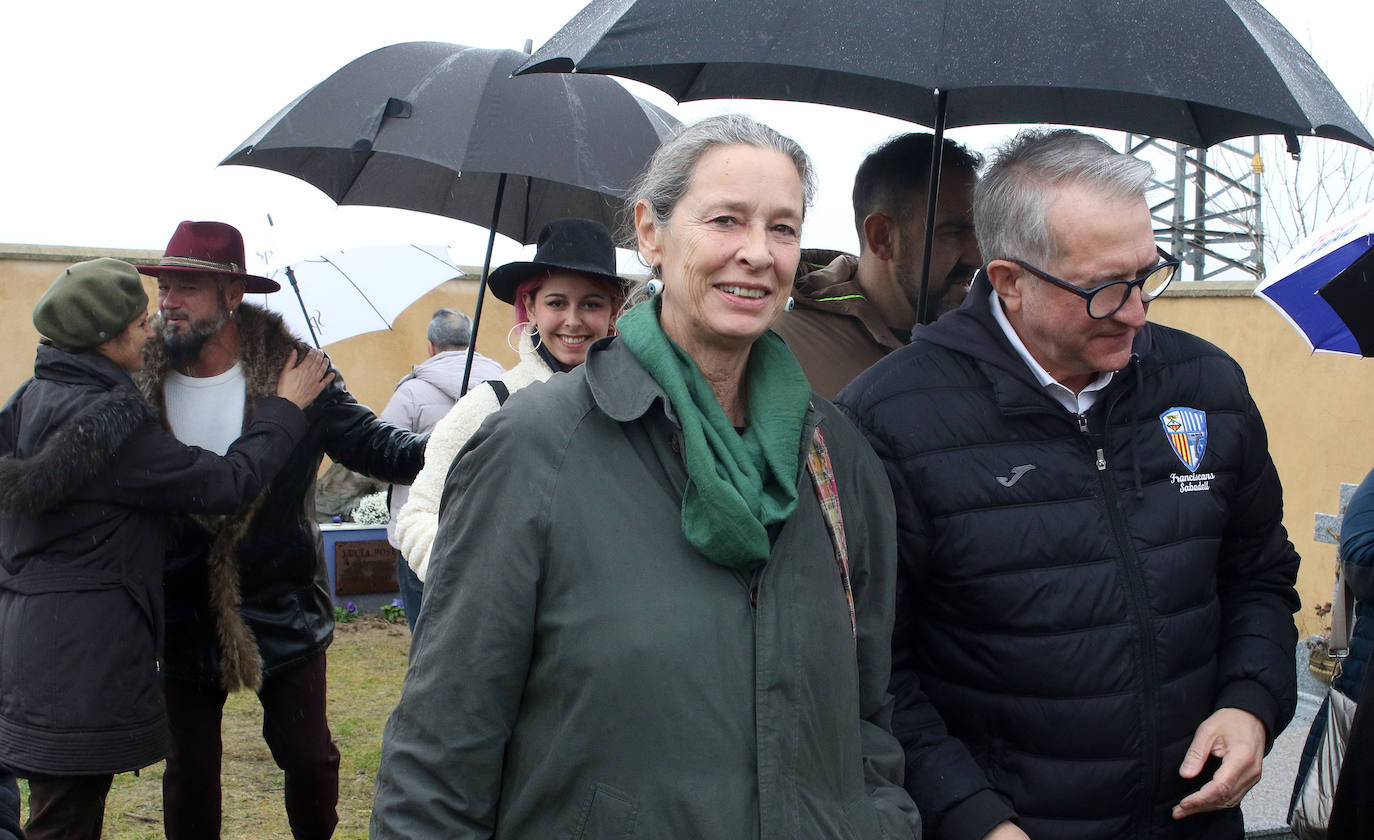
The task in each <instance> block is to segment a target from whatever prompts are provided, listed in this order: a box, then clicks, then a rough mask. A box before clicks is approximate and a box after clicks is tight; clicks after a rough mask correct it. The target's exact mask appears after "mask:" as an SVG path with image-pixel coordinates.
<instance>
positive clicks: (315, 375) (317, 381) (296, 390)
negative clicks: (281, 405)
mask: <svg viewBox="0 0 1374 840" xmlns="http://www.w3.org/2000/svg"><path fill="white" fill-rule="evenodd" d="M296 355H297V354H296V351H295V350H292V351H291V355H289V356H287V357H286V365H285V366H284V367H283V368H282V369H281V376H278V377H277V396H279V397H282V398H283V399H288V400H290V401H291V402H293V403H295V404H296V407H297V408H300V409H304V408H305V407H306V406H308V405H310V403H311V402H312V401H313V400H314V399H315V397H318V396H319V395H320V392H321V391H323V390H324V386H326V385H328V384H329V383H330V382H333V381H334V371H332V370H330V369H329V358H328V357H327V356H325V355H324V353H321V352H320V351H319V350H311V351H309V352H307V353H306V354H305V357H304V358H302V359H301V360H300V363H299V364H297V362H296Z"/></svg>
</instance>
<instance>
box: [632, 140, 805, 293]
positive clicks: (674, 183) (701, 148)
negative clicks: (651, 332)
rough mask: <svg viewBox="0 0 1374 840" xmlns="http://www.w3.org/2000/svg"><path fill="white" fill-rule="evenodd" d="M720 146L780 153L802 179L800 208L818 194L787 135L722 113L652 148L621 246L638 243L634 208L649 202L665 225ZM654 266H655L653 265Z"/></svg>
mask: <svg viewBox="0 0 1374 840" xmlns="http://www.w3.org/2000/svg"><path fill="white" fill-rule="evenodd" d="M716 146H754V147H756V148H760V149H772V150H773V151H776V152H781V153H782V154H784V155H786V156H787V157H788V159H789V160H791V161H792V165H793V166H795V167H796V168H797V177H798V178H800V179H801V188H802V210H803V212H805V210H806V208H807V207H810V206H811V202H812V201H813V200H814V199H815V197H816V172H815V169H814V168H813V167H812V165H811V158H809V157H807V155H806V152H804V151H802V147H801V146H800V145H798V144H797V142H796V141H795V140H793V139H791V138H789V137H785V136H783V135H782V134H779V133H778V132H776V131H774V130H773V129H771V128H769V127H768V126H766V125H764V124H763V123H761V122H758V121H757V120H753V119H750V118H749V117H746V116H744V115H743V114H721V115H720V116H716V117H707V118H706V119H704V120H701V121H700V122H695V123H692V124H690V125H686V126H683V127H682V128H681V129H680V130H679V131H678V133H677V134H676V135H674V136H673V137H672V138H671V139H669V140H667V141H666V142H664V144H663V145H661V146H659V147H658V151H656V152H654V155H653V157H651V158H650V159H649V163H648V164H647V165H646V166H645V167H644V171H643V172H641V173H640V175H639V177H638V178H636V179H635V181H634V183H633V184H631V185H630V189H629V192H628V193H627V194H626V196H625V207H624V210H623V222H622V224H621V243H620V244H621V245H622V246H623V247H625V248H629V249H631V250H636V249H637V246H638V236H637V234H636V232H635V207H636V206H637V205H638V204H639V203H640V202H641V201H643V202H646V203H647V204H648V206H649V208H650V209H651V211H652V213H653V219H654V225H655V226H657V227H664V226H665V225H667V224H668V220H669V219H670V218H671V217H672V215H673V210H674V208H676V207H677V203H678V202H679V201H680V200H682V197H683V196H684V195H686V194H687V190H688V189H689V188H690V187H691V186H692V177H693V175H694V174H695V172H696V166H697V162H698V161H700V160H701V158H702V156H703V155H705V154H706V153H707V152H708V151H710V150H711V149H713V148H715V147H716ZM650 268H651V269H652V268H653V267H652V266H650ZM648 282H649V278H648V277H639V278H634V279H633V280H631V281H630V288H629V291H628V293H627V294H626V296H625V308H626V309H628V308H629V307H630V306H632V305H634V304H635V303H638V302H640V301H641V300H644V299H645V297H647V295H646V292H645V286H646V285H647V284H648Z"/></svg>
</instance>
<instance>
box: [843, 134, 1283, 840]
mask: <svg viewBox="0 0 1374 840" xmlns="http://www.w3.org/2000/svg"><path fill="white" fill-rule="evenodd" d="M1150 175H1151V169H1150V166H1149V164H1147V163H1144V162H1143V161H1139V160H1136V159H1135V158H1132V157H1130V156H1129V155H1123V154H1120V153H1118V152H1116V151H1114V150H1113V149H1111V147H1109V146H1108V145H1107V144H1106V143H1104V142H1103V141H1102V140H1100V139H1098V138H1096V137H1092V136H1090V135H1087V134H1083V133H1081V132H1077V131H1070V130H1061V131H1037V132H1023V133H1022V134H1020V135H1018V136H1017V137H1016V138H1014V139H1013V140H1012V141H1010V142H1009V143H1008V144H1007V146H1006V147H1004V148H1003V149H1002V150H1001V152H1000V154H999V155H998V157H997V159H996V161H995V162H994V164H993V165H992V167H991V168H990V169H989V171H988V172H987V173H986V174H985V175H984V176H983V179H982V180H981V181H980V182H979V184H978V186H977V189H976V191H975V195H974V209H973V213H974V223H975V226H976V228H977V231H978V242H979V247H980V249H981V252H982V255H983V258H984V259H985V260H986V262H985V265H984V268H983V270H982V271H981V272H980V273H979V276H978V277H977V278H976V279H975V280H974V283H973V286H972V288H971V290H970V292H969V295H968V298H967V300H966V301H965V303H964V305H963V306H962V307H960V308H959V309H958V310H956V311H955V312H953V313H951V314H950V315H948V316H946V317H944V318H942V319H940V320H939V321H938V322H937V323H935V324H933V325H931V326H929V327H926V328H924V329H922V330H921V331H919V332H918V333H917V334H916V336H915V338H914V339H913V342H912V344H911V345H909V346H908V347H905V348H902V349H901V350H898V351H896V352H895V353H893V354H891V355H889V356H887V357H886V358H884V359H883V360H882V361H880V362H879V363H878V364H877V365H875V366H874V367H873V368H871V369H869V370H868V371H867V372H865V373H864V374H863V375H861V376H860V377H859V378H858V379H857V380H855V382H854V383H853V384H852V385H851V386H850V387H849V388H847V389H845V390H844V391H843V392H842V393H841V394H840V397H839V403H840V405H841V407H842V408H844V409H845V410H846V412H848V414H849V415H850V416H851V417H852V418H853V419H854V420H855V421H856V422H857V423H858V424H859V426H860V427H861V428H862V429H863V431H864V433H865V434H866V436H867V437H868V439H869V441H870V443H872V444H873V447H874V449H875V450H876V451H877V453H878V455H879V457H880V458H882V459H883V461H884V462H885V464H886V467H887V472H888V476H889V478H890V479H891V482H892V489H893V493H894V496H895V499H896V504H897V525H898V539H899V553H900V566H899V577H898V588H897V610H896V626H895V628H894V634H893V675H892V693H893V695H894V712H893V730H894V732H895V733H896V734H897V737H898V738H899V739H900V740H901V741H902V744H903V746H904V748H905V750H906V771H907V775H906V785H907V789H908V790H909V791H910V792H911V794H912V796H913V797H914V798H915V800H916V803H917V805H918V806H919V807H920V809H921V815H922V818H923V820H924V824H925V826H926V830H925V836H926V837H928V838H941V840H945V838H948V839H949V840H978V838H985V837H986V838H995V839H996V840H1006V838H1013V840H1016V839H1018V838H1026V837H1030V838H1035V840H1041V839H1042V838H1056V840H1057V839H1058V838H1068V839H1069V840H1087V838H1102V840H1107V838H1113V840H1114V839H1115V838H1126V837H1132V838H1134V837H1147V836H1148V837H1158V838H1199V839H1200V838H1207V840H1216V838H1221V839H1222V840H1226V839H1227V838H1234V840H1239V838H1241V837H1242V836H1243V833H1244V825H1243V820H1242V817H1241V814H1240V809H1239V808H1238V805H1239V803H1240V800H1241V797H1242V796H1244V794H1245V792H1246V791H1247V790H1249V789H1250V788H1251V787H1252V786H1253V785H1254V784H1255V782H1256V781H1258V779H1259V776H1260V771H1261V768H1262V760H1263V756H1264V754H1265V753H1266V752H1267V751H1268V748H1269V747H1270V746H1271V745H1272V742H1273V739H1274V737H1275V736H1276V735H1277V734H1278V733H1279V732H1280V731H1282V730H1283V728H1284V726H1285V725H1286V724H1287V723H1288V721H1289V719H1290V718H1291V717H1292V715H1293V711H1294V707H1295V704H1296V677H1295V669H1294V667H1293V650H1294V646H1295V644H1296V642H1297V631H1296V629H1295V627H1294V625H1293V616H1292V614H1293V612H1294V610H1296V609H1297V608H1298V606H1299V602H1298V598H1297V594H1296V592H1295V591H1294V589H1293V583H1294V580H1295V579H1296V575H1297V568H1298V556H1297V553H1296V552H1295V551H1294V549H1293V546H1292V544H1291V543H1290V542H1289V541H1288V539H1287V534H1286V532H1285V531H1284V528H1283V525H1282V523H1281V517H1282V490H1281V489H1280V486H1279V479H1278V475H1277V473H1276V472H1275V470H1274V465H1273V462H1272V460H1271V459H1270V457H1269V453H1268V443H1267V438H1266V435H1265V430H1264V424H1263V422H1262V420H1261V419H1260V416H1259V412H1258V410H1257V409H1256V407H1255V404H1254V401H1253V400H1252V399H1251V398H1250V394H1249V391H1248V389H1247V387H1246V383H1245V378H1244V376H1243V374H1242V373H1241V370H1240V368H1239V367H1238V366H1237V365H1236V363H1235V362H1234V361H1233V360H1232V359H1231V358H1230V357H1228V356H1227V355H1226V354H1225V353H1223V352H1222V351H1221V350H1219V349H1217V348H1216V347H1214V346H1212V345H1210V344H1208V343H1207V342H1205V341H1203V340H1201V339H1199V338H1197V337H1195V336H1192V335H1189V334H1187V333H1184V332H1181V331H1178V330H1174V329H1170V328H1167V327H1163V326H1160V325H1158V324H1151V323H1149V322H1148V321H1147V320H1146V313H1147V310H1148V308H1149V304H1150V301H1151V300H1153V299H1154V298H1156V297H1158V296H1159V295H1160V294H1162V293H1163V292H1164V290H1165V289H1166V288H1167V287H1168V285H1169V282H1170V280H1172V279H1173V276H1174V274H1175V272H1176V271H1177V268H1178V262H1177V261H1176V260H1174V259H1172V258H1171V257H1169V256H1167V255H1165V254H1162V253H1161V252H1159V251H1157V249H1156V247H1155V240H1154V231H1153V230H1152V227H1151V220H1150V213H1149V209H1148V207H1147V205H1146V202H1145V188H1146V186H1147V184H1148V182H1149V179H1150Z"/></svg>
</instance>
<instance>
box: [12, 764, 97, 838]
mask: <svg viewBox="0 0 1374 840" xmlns="http://www.w3.org/2000/svg"><path fill="white" fill-rule="evenodd" d="M113 781H114V776H113V775H109V774H106V775H104V776H30V777H29V821H28V822H27V823H25V824H24V832H25V833H26V834H27V835H28V838H29V840H99V837H100V832H101V829H102V828H103V827H104V824H105V797H106V795H108V794H109V792H110V783H111V782H113Z"/></svg>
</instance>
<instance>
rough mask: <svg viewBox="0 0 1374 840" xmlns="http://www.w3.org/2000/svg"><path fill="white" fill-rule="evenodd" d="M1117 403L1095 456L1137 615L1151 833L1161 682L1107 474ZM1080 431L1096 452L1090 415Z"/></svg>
mask: <svg viewBox="0 0 1374 840" xmlns="http://www.w3.org/2000/svg"><path fill="white" fill-rule="evenodd" d="M1115 406H1116V400H1112V402H1111V403H1110V404H1109V405H1107V406H1106V407H1105V408H1106V410H1105V411H1104V412H1103V413H1102V447H1101V448H1100V449H1097V450H1096V452H1095V453H1094V454H1095V456H1096V458H1095V465H1096V467H1097V477H1098V482H1099V484H1101V486H1102V497H1103V501H1105V502H1106V506H1107V520H1108V521H1109V522H1110V523H1111V528H1112V538H1113V539H1114V540H1115V541H1116V545H1117V549H1118V551H1119V553H1120V557H1121V561H1120V562H1121V567H1122V571H1123V573H1124V574H1125V578H1126V591H1127V594H1128V596H1129V597H1130V601H1131V612H1132V613H1133V614H1134V615H1135V624H1136V633H1137V638H1138V639H1139V648H1140V667H1141V683H1142V686H1141V693H1142V694H1143V695H1144V708H1143V710H1142V711H1143V712H1144V714H1142V715H1141V728H1142V731H1143V733H1144V739H1143V740H1144V749H1145V756H1144V757H1145V773H1146V776H1145V778H1146V784H1147V789H1148V790H1149V795H1148V796H1147V797H1146V800H1145V802H1144V803H1142V805H1141V809H1140V811H1141V813H1140V822H1139V824H1140V826H1142V828H1143V829H1144V830H1145V831H1146V832H1147V833H1148V830H1149V828H1148V827H1149V825H1150V819H1151V817H1153V813H1152V810H1153V807H1154V802H1155V800H1156V799H1158V798H1159V783H1158V779H1159V775H1160V771H1159V768H1158V767H1157V766H1156V765H1157V763H1158V760H1159V724H1158V721H1159V717H1158V714H1157V710H1158V708H1159V678H1158V674H1157V673H1156V668H1155V644H1154V634H1153V632H1151V627H1152V624H1151V621H1150V605H1149V599H1148V598H1147V597H1146V595H1145V576H1144V574H1143V573H1142V572H1141V570H1140V556H1139V555H1138V554H1136V551H1135V548H1134V547H1133V546H1132V545H1131V540H1130V535H1129V533H1128V532H1127V530H1126V515H1125V513H1124V512H1123V511H1122V509H1121V498H1120V496H1119V495H1118V494H1117V492H1116V487H1115V486H1114V485H1113V484H1112V477H1111V475H1110V474H1109V473H1108V472H1107V460H1106V457H1105V455H1104V454H1103V453H1104V452H1105V450H1106V448H1107V426H1108V424H1107V418H1108V416H1109V415H1110V413H1111V409H1112V408H1115ZM1078 428H1079V431H1080V432H1082V434H1083V435H1084V436H1085V438H1084V440H1085V442H1088V448H1089V449H1092V448H1093V447H1092V444H1091V442H1089V440H1088V438H1087V437H1086V436H1087V435H1088V417H1087V415H1086V414H1079V415H1078Z"/></svg>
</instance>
